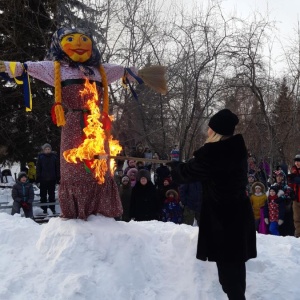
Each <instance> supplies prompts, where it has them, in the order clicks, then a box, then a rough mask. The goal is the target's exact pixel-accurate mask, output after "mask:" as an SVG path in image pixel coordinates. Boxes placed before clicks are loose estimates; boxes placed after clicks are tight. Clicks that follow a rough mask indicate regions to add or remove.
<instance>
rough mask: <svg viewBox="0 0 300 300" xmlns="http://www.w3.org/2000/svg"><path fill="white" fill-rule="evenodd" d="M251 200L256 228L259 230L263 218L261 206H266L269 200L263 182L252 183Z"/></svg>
mask: <svg viewBox="0 0 300 300" xmlns="http://www.w3.org/2000/svg"><path fill="white" fill-rule="evenodd" d="M250 201H251V205H252V208H253V213H254V218H255V228H256V231H257V232H258V228H259V223H260V219H261V208H262V207H264V206H265V204H266V201H267V195H266V193H265V186H264V185H263V184H262V183H261V182H254V183H253V184H252V191H251V196H250Z"/></svg>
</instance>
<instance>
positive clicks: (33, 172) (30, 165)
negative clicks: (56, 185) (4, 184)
mask: <svg viewBox="0 0 300 300" xmlns="http://www.w3.org/2000/svg"><path fill="white" fill-rule="evenodd" d="M27 166H28V179H29V182H30V183H33V182H35V181H36V169H35V164H34V162H33V161H31V162H29V163H28V164H27Z"/></svg>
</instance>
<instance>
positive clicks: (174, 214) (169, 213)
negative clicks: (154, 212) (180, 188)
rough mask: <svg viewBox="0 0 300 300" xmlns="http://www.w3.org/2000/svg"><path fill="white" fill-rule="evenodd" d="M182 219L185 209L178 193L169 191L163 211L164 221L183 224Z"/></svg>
mask: <svg viewBox="0 0 300 300" xmlns="http://www.w3.org/2000/svg"><path fill="white" fill-rule="evenodd" d="M182 219H183V209H182V207H181V206H180V204H179V199H178V193H177V192H176V191H175V190H168V191H167V192H166V199H165V203H164V206H163V210H162V221H163V222H173V223H175V224H181V223H182Z"/></svg>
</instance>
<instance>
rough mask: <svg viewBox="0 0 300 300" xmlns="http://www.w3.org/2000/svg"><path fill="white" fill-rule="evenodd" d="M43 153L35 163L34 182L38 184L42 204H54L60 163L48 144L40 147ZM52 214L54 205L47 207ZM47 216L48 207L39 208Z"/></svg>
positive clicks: (54, 211) (58, 181)
mask: <svg viewBox="0 0 300 300" xmlns="http://www.w3.org/2000/svg"><path fill="white" fill-rule="evenodd" d="M42 149H43V151H42V152H41V153H40V154H39V155H38V158H37V163H36V182H37V183H39V184H40V196H41V198H40V201H41V203H42V204H45V203H47V202H49V203H53V202H55V185H56V184H59V183H60V163H59V158H58V156H57V154H56V153H55V152H53V151H52V147H51V145H50V144H48V143H46V144H44V145H43V146H42ZM49 208H50V210H51V211H52V214H55V213H56V210H55V205H50V206H49ZM41 209H42V210H43V213H44V214H47V213H48V211H47V209H48V206H47V205H43V206H41Z"/></svg>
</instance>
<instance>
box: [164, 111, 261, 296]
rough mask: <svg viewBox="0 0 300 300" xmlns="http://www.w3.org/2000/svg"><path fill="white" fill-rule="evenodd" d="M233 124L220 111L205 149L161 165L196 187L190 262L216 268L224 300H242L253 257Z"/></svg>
mask: <svg viewBox="0 0 300 300" xmlns="http://www.w3.org/2000/svg"><path fill="white" fill-rule="evenodd" d="M238 122H239V119H238V117H237V115H236V114H234V113H233V112H231V111H230V110H229V109H226V108H225V109H222V110H220V111H219V112H217V113H216V114H215V115H213V116H212V117H211V119H210V121H209V123H208V126H209V127H208V130H207V139H206V141H205V144H204V145H203V146H202V147H200V148H199V149H198V150H196V151H195V152H194V154H193V158H192V159H190V160H188V161H187V162H179V163H178V162H176V163H174V162H170V163H167V165H168V166H169V167H170V168H171V176H172V180H173V181H174V182H176V183H177V184H182V183H187V182H195V181H200V182H201V183H202V190H203V202H202V207H201V211H200V224H199V231H198V245H197V254H196V257H197V258H198V259H200V260H203V261H206V260H209V261H214V262H216V264H217V268H218V276H219V282H220V284H221V286H222V288H223V291H224V292H225V293H226V294H227V296H228V298H229V299H245V291H246V264H245V262H246V261H248V260H249V259H252V258H255V257H256V256H257V250H256V230H255V220H254V215H253V210H252V206H251V203H250V199H249V198H248V196H247V194H246V192H245V190H246V185H247V181H248V180H247V172H248V164H247V158H248V151H247V147H246V145H245V141H244V138H243V136H242V135H241V134H234V131H235V128H236V125H237V124H238Z"/></svg>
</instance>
